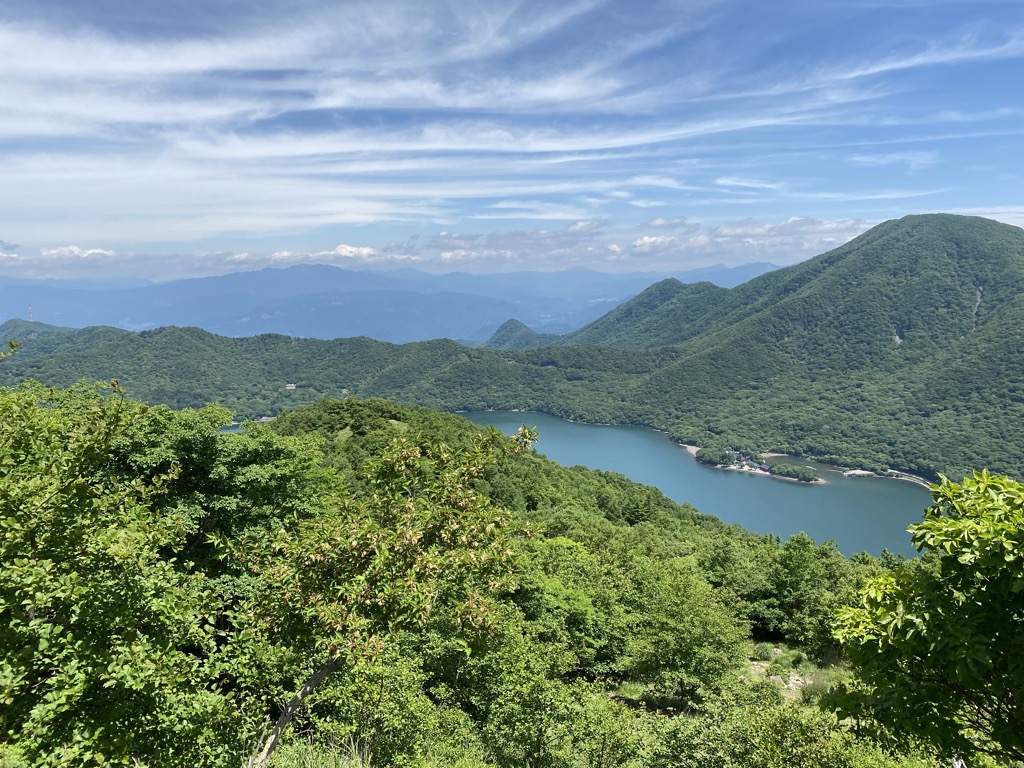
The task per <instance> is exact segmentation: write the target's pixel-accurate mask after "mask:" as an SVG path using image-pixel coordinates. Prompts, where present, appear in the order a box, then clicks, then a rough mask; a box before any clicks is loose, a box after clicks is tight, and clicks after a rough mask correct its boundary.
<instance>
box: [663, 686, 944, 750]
mask: <svg viewBox="0 0 1024 768" xmlns="http://www.w3.org/2000/svg"><path fill="white" fill-rule="evenodd" d="M651 765H653V766H657V768H676V766H678V768H684V766H685V767H686V768H690V766H701V768H734V766H743V768H792V766H812V765H813V766H816V767H820V768H930V767H931V766H932V765H933V763H932V762H931V761H926V760H923V759H915V758H902V757H890V756H888V755H886V753H885V752H883V751H882V749H880V748H879V747H878V746H876V745H874V744H871V743H870V742H863V741H860V740H858V739H856V738H855V737H854V736H853V735H852V734H851V733H849V732H848V731H847V730H845V729H844V728H843V727H842V726H841V725H840V724H839V723H837V722H836V719H835V717H834V716H833V715H830V714H826V713H824V712H821V711H819V710H816V709H812V708H808V707H803V706H800V705H796V704H785V703H783V702H782V701H781V700H780V698H779V695H778V693H777V691H776V690H775V689H774V687H767V686H764V685H763V684H762V686H759V687H756V688H754V689H752V690H750V691H738V692H737V693H736V694H734V695H733V696H731V697H729V698H728V699H723V700H721V701H719V702H716V703H715V705H714V706H712V707H710V708H709V709H708V710H707V711H706V712H705V713H703V714H701V715H700V716H698V717H692V718H683V717H681V718H677V719H676V720H675V721H674V722H673V723H672V725H671V726H670V728H669V731H668V733H667V734H666V739H665V746H664V748H663V751H662V752H661V754H659V755H658V756H657V758H656V759H655V760H654V761H653V762H652V763H651Z"/></svg>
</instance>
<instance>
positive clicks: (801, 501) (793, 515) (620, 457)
mask: <svg viewBox="0 0 1024 768" xmlns="http://www.w3.org/2000/svg"><path fill="white" fill-rule="evenodd" d="M462 415H463V416H465V417H466V418H468V419H469V420H470V421H473V422H475V423H477V424H491V425H493V426H495V427H496V428H498V429H500V430H501V431H502V432H505V433H508V434H511V433H512V432H514V431H515V430H516V429H518V428H519V427H520V426H521V425H523V424H526V425H527V426H528V427H536V428H537V430H538V432H539V433H540V442H539V443H538V444H537V446H536V447H537V450H538V451H539V452H540V453H543V454H544V455H546V456H547V457H548V458H549V459H553V460H554V461H557V462H558V463H559V464H563V465H566V466H572V465H574V464H582V465H583V466H586V467H590V468H591V469H604V470H608V471H612V472H620V473H622V474H623V475H626V476H627V477H628V478H630V479H631V480H635V481H636V482H638V483H644V484H646V485H653V486H655V487H657V488H659V489H661V491H662V493H664V494H665V495H666V496H668V497H669V498H671V499H673V500H675V501H678V502H684V501H685V502H689V503H690V504H692V505H693V506H694V507H696V508H697V509H699V510H700V511H701V512H706V513H708V514H711V515H715V516H716V517H719V518H721V519H722V520H724V521H726V522H728V523H738V524H739V525H742V526H743V527H744V528H747V529H748V530H751V531H757V532H759V533H774V534H777V535H779V536H780V537H782V538H783V539H786V538H788V537H789V536H791V535H792V534H794V533H798V532H800V531H804V532H805V533H807V535H808V536H811V537H813V538H814V539H816V540H817V541H819V542H821V541H825V540H826V539H833V540H834V541H835V542H836V544H837V545H838V546H839V549H840V550H842V552H843V553H844V554H846V555H851V554H853V553H854V552H860V551H862V550H864V551H867V552H870V553H871V554H873V555H877V554H879V553H880V552H881V551H882V549H883V548H885V549H888V550H889V551H890V552H894V553H902V554H904V555H908V556H909V555H914V554H916V552H915V550H914V548H913V547H912V546H911V545H910V536H909V534H908V533H907V532H906V528H907V526H908V525H910V524H911V523H914V522H917V521H919V520H920V519H921V513H922V511H923V510H924V508H925V507H927V506H928V505H929V504H930V503H931V496H930V495H929V493H928V490H927V489H926V488H924V487H923V486H920V485H917V484H915V483H911V482H907V481H903V480H891V479H887V478H870V477H859V478H851V477H844V476H843V474H842V473H841V472H839V471H835V470H834V468H831V467H829V466H828V465H824V464H817V463H815V462H808V461H805V460H803V459H792V462H794V463H796V462H799V463H801V464H813V465H814V466H816V467H818V469H819V470H820V471H821V476H822V477H823V478H824V479H826V480H827V481H828V483H827V484H824V485H812V484H809V483H795V482H791V481H787V480H779V479H774V478H770V477H766V476H764V475H759V474H757V475H755V474H752V473H747V472H733V471H728V470H722V469H714V468H712V467H705V466H703V465H702V464H699V463H698V462H696V461H694V459H693V457H692V456H690V455H689V454H688V453H687V452H686V449H684V448H683V447H682V446H680V445H678V444H677V443H675V442H673V441H672V440H670V439H669V438H668V437H667V436H666V435H664V434H662V433H660V432H655V431H654V430H651V429H647V428H645V427H617V426H605V425H594V424H575V423H573V422H569V421H565V420H564V419H559V418H557V417H555V416H548V415H546V414H543V413H525V412H514V411H471V412H467V413H463V414H462Z"/></svg>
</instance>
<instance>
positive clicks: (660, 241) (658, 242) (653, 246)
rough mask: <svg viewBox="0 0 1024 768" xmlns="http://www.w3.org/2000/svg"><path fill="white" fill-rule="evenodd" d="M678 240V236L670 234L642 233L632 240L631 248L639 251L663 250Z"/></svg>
mask: <svg viewBox="0 0 1024 768" xmlns="http://www.w3.org/2000/svg"><path fill="white" fill-rule="evenodd" d="M678 242H679V239H678V238H676V237H672V236H670V235H644V236H643V237H639V238H637V239H636V240H634V241H633V248H634V249H636V250H637V251H640V252H641V253H646V252H649V251H661V250H665V249H666V248H669V247H671V246H674V245H676V243H678Z"/></svg>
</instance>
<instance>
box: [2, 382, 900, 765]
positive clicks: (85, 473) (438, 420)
mask: <svg viewBox="0 0 1024 768" xmlns="http://www.w3.org/2000/svg"><path fill="white" fill-rule="evenodd" d="M227 418H228V415H227V413H226V412H225V411H224V410H223V409H222V408H218V407H207V408H203V409H201V410H198V411H191V410H183V411H173V410H171V409H169V408H166V407H164V406H152V407H150V406H146V405H143V404H142V403H138V402H134V401H132V400H128V399H126V398H125V397H124V394H123V392H121V391H120V390H119V389H118V388H114V389H113V390H112V391H107V392H103V391H99V390H96V389H95V388H90V387H79V388H77V389H74V390H70V391H53V390H49V389H47V388H45V387H43V386H41V385H25V386H24V387H22V388H20V389H18V390H4V391H0V470H2V471H0V531H2V537H0V565H2V569H0V649H2V654H0V697H2V701H3V706H0V742H3V741H5V740H6V741H10V742H12V744H13V746H11V745H0V759H8V762H10V761H16V760H20V759H21V758H20V756H19V755H18V752H16V751H14V750H15V749H17V750H21V751H23V752H24V754H25V755H26V756H27V757H26V759H27V760H29V761H32V762H33V764H42V765H59V764H69V763H70V764H75V765H90V764H92V765H99V764H108V765H109V764H114V765H118V764H120V765H133V764H136V763H137V764H139V765H154V766H155V765H160V766H165V765H166V766H175V765H191V766H195V767H196V768H205V766H222V765H223V766H228V765H231V766H237V765H238V764H239V763H240V762H241V761H242V760H243V759H244V757H245V756H246V755H248V754H251V753H253V752H254V751H259V752H262V754H263V755H264V756H266V754H267V753H268V752H272V751H273V748H274V747H275V746H276V745H277V744H278V743H281V744H283V745H284V746H283V747H282V750H283V752H282V751H279V752H278V753H276V754H275V756H274V760H275V762H274V763H272V764H276V765H281V766H286V767H287V766H293V765H317V766H319V765H324V766H338V765H353V766H356V765H358V766H360V767H361V768H366V766H368V765H374V766H382V767H383V766H424V768H431V767H436V768H442V766H443V767H445V768H456V767H459V768H512V767H513V766H521V765H527V764H529V765H533V766H537V767H538V768H540V767H544V768H579V767H580V766H595V767H597V766H601V767H602V768H603V767H608V768H610V767H611V766H632V767H634V768H641V766H657V765H665V766H669V765H677V764H683V762H682V761H683V759H684V757H683V755H684V753H683V752H682V751H680V750H683V749H690V748H691V747H692V746H693V745H695V744H698V741H697V740H699V739H698V737H699V733H700V732H708V733H718V734H719V735H720V736H721V738H722V739H726V738H734V739H736V742H735V743H731V742H730V743H726V742H725V741H723V742H721V743H720V744H718V745H717V746H716V747H715V748H716V749H717V750H718V752H717V753H716V754H720V755H730V754H735V755H740V754H747V753H746V752H745V751H744V750H747V749H748V746H749V743H751V742H753V743H757V744H760V745H762V746H763V751H764V753H765V754H768V755H771V754H776V755H783V756H792V755H794V754H798V753H797V752H795V751H794V750H796V749H797V747H796V746H795V745H796V744H797V741H798V740H799V738H798V737H803V736H806V735H808V734H810V738H811V739H812V741H813V745H812V746H814V749H811V750H810V751H808V752H807V753H806V754H808V755H811V756H815V757H817V756H823V757H822V759H823V760H826V762H824V763H823V764H825V765H851V766H852V765H864V766H868V765H877V766H883V765H895V764H896V763H884V762H876V763H869V762H862V763H856V762H849V761H848V762H846V763H842V762H839V758H838V757H836V755H846V756H847V758H849V756H850V755H854V754H856V755H860V754H861V752H858V751H857V750H861V751H862V752H863V754H868V753H870V754H871V755H874V754H875V752H871V750H872V749H874V747H871V746H870V745H865V744H864V743H862V742H859V741H857V740H856V739H854V738H853V737H852V736H850V735H849V734H847V733H846V732H845V731H842V729H837V726H835V723H834V721H832V720H821V721H819V720H818V719H816V718H818V717H819V716H818V715H817V714H816V713H814V712H812V711H810V710H803V709H798V708H789V707H785V708H783V707H776V706H775V704H772V708H771V713H772V717H771V718H768V714H764V713H760V710H758V708H757V707H752V705H748V704H742V705H741V711H743V712H747V710H748V709H751V711H756V712H757V714H758V716H762V715H763V717H765V718H768V719H767V720H766V721H765V723H767V725H765V727H764V728H763V729H761V730H756V732H754V731H751V730H750V729H747V730H744V728H743V727H741V724H740V723H739V721H735V720H728V718H729V717H732V715H727V714H726V713H727V712H731V711H732V710H731V709H730V708H731V707H732V706H733V704H732V703H731V702H733V700H734V699H735V698H736V696H737V695H738V694H736V693H735V691H734V688H735V685H736V683H735V681H736V680H737V679H738V677H739V676H740V675H742V673H743V669H744V667H745V666H746V665H747V664H748V659H747V649H748V648H749V647H750V645H749V643H750V638H749V636H748V632H747V628H748V626H751V627H753V630H754V631H755V632H757V633H760V634H761V636H771V637H772V639H785V640H789V641H790V642H791V643H792V642H801V643H804V644H805V645H806V647H807V648H808V649H809V650H814V651H815V652H816V653H818V655H826V654H825V653H823V652H822V648H824V645H823V644H822V641H821V636H820V626H821V617H822V616H823V615H825V614H827V612H828V611H829V610H831V606H832V605H833V604H834V603H835V601H836V599H837V597H836V596H837V595H842V594H845V593H846V592H847V591H850V590H851V589H852V588H853V586H854V585H855V584H857V583H858V581H859V580H860V578H861V576H862V574H864V573H869V572H870V573H877V571H878V570H879V566H878V565H877V564H876V563H874V561H872V560H870V559H869V558H868V559H863V558H862V559H859V560H858V561H856V562H848V561H846V560H844V559H843V558H842V557H841V556H840V555H839V554H838V553H837V552H836V551H835V549H834V547H832V546H831V545H822V546H818V545H816V544H815V543H814V542H812V541H810V540H809V539H806V537H804V538H796V539H794V540H791V541H790V542H786V543H785V544H783V543H781V542H779V541H778V540H777V539H776V538H774V537H770V536H755V535H752V534H749V533H746V532H744V531H741V530H740V529H738V528H735V527H730V526H726V525H723V524H722V523H721V522H720V521H718V520H716V519H714V518H710V517H707V516H704V515H701V514H699V513H698V512H696V511H695V510H693V509H692V508H690V507H688V506H686V505H678V504H675V503H674V502H672V501H671V500H669V499H667V498H665V497H664V495H662V494H661V493H660V492H659V491H657V490H656V489H653V488H645V487H642V486H638V485H636V484H634V483H630V482H629V481H628V480H626V479H625V478H624V477H622V476H621V475H616V474H614V473H606V472H593V471H590V470H586V469H584V468H581V467H575V468H564V467H559V466H558V465H556V464H553V463H552V462H549V461H547V460H545V459H543V458H541V457H539V456H537V455H536V454H534V453H533V452H532V451H531V450H530V445H531V443H532V441H533V439H534V438H535V436H534V435H533V434H532V433H531V432H530V431H529V430H524V431H523V432H521V433H520V435H519V436H518V438H517V439H516V440H514V441H511V442H510V441H508V440H507V439H506V438H502V437H501V436H499V435H497V434H495V433H493V432H492V433H488V432H484V431H481V430H480V429H479V428H476V427H474V426H472V425H470V424H469V423H468V422H466V421H465V420H462V419H460V418H459V417H456V416H452V415H449V414H440V413H437V412H432V411H427V410H425V409H422V408H413V407H408V406H401V405H397V404H395V403H389V402H386V401H382V400H371V401H359V400H355V399H345V400H341V401H324V402H321V403H318V404H317V405H315V406H310V407H307V408H303V409H299V410H296V411H295V412H293V413H290V414H287V415H285V416H283V417H281V418H280V419H279V420H278V421H277V422H275V423H274V424H273V425H271V426H260V425H255V424H249V425H246V428H245V430H244V432H242V433H240V434H227V433H222V432H220V431H219V430H220V427H221V426H222V425H223V424H225V423H226V421H227ZM773 647H774V646H773ZM799 653H800V651H798V650H790V651H788V652H787V654H786V656H785V663H786V665H789V666H792V665H794V664H798V663H800V662H799V661H798V655H799ZM741 698H742V697H741ZM742 707H747V709H742ZM649 710H650V711H649ZM670 710H671V711H673V712H676V713H686V714H681V715H679V716H678V717H676V718H675V719H672V718H668V717H666V716H665V713H666V712H667V711H670ZM714 713H718V714H714ZM711 717H715V718H718V720H722V721H723V722H725V721H726V720H728V722H729V723H730V724H729V725H728V728H724V726H723V728H719V730H718V731H715V728H716V727H717V726H715V725H713V721H711V720H708V719H707V718H711ZM736 717H738V715H737V716H736ZM772 718H774V719H772ZM714 722H717V721H714ZM275 723H276V725H277V726H279V727H280V729H281V738H280V741H274V740H273V739H270V740H267V741H263V740H264V739H267V737H268V731H267V729H268V728H269V727H270V726H271V724H275ZM768 725H770V726H771V727H770V728H769V727H768ZM286 726H287V728H286ZM773 729H774V730H775V731H777V732H779V733H781V734H783V735H784V738H782V740H781V741H780V742H779V743H778V744H781V746H779V745H778V744H776V742H775V741H772V738H774V737H769V735H766V733H767V731H770V730H773ZM762 731H764V732H762ZM300 734H301V735H300ZM786 734H789V735H786ZM794 734H795V735H794ZM820 734H825V735H824V736H820ZM837 734H838V735H837ZM819 736H820V738H819ZM275 738H276V736H275ZM780 738H781V737H780ZM261 741H263V747H264V748H263V749H262V750H260V749H259V747H260V742H261ZM744 745H748V746H744ZM773 745H775V746H773ZM701 749H703V747H701ZM771 750H775V752H772V751H771ZM815 750H817V751H815ZM829 750H831V751H829ZM863 750H868V751H866V752H864V751H863ZM698 753H699V752H695V753H694V754H698ZM799 754H804V753H799ZM709 759H710V758H709ZM715 759H718V758H715ZM723 759H724V758H723ZM772 759H776V758H772ZM781 759H782V758H781V757H778V758H777V760H781ZM843 759H846V758H843ZM849 759H850V760H852V758H849ZM879 759H881V758H879ZM828 760H831V761H832V762H831V763H830V762H828ZM659 761H660V762H659ZM14 764H18V763H17V762H15V763H14ZM252 764H260V760H259V759H256V758H255V756H254V759H253V761H252ZM708 764H709V765H711V764H716V763H713V762H711V763H708ZM723 764H724V763H723Z"/></svg>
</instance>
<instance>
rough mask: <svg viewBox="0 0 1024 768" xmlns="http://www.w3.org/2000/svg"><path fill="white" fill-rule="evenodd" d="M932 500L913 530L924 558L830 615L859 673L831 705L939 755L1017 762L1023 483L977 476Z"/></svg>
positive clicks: (1021, 749) (1022, 667)
mask: <svg viewBox="0 0 1024 768" xmlns="http://www.w3.org/2000/svg"><path fill="white" fill-rule="evenodd" d="M932 497H933V499H934V500H935V504H934V505H933V506H931V507H929V508H928V509H927V510H926V512H925V519H924V521H923V522H922V523H919V524H917V525H914V526H912V527H911V532H912V534H913V541H914V544H915V546H917V547H918V549H920V550H921V551H922V552H925V553H927V554H928V555H929V556H930V558H931V559H930V560H928V561H926V563H924V564H922V565H919V566H914V567H905V568H902V569H899V570H897V572H896V573H894V574H886V575H883V576H880V577H878V578H876V579H874V580H872V581H871V582H869V583H868V584H867V586H866V587H865V589H864V590H863V591H862V592H861V595H860V603H859V605H857V606H855V607H849V608H846V609H844V610H843V611H842V612H840V614H839V617H838V619H837V624H836V632H837V635H838V636H839V638H840V639H841V640H842V641H843V643H844V645H845V646H846V648H847V651H848V654H849V656H850V659H851V663H852V665H853V669H854V671H855V673H856V675H857V678H856V680H855V682H854V684H853V685H852V686H850V687H849V688H847V689H846V690H845V691H843V692H842V694H841V695H840V696H839V698H838V700H837V704H838V706H839V708H840V710H841V711H843V712H846V713H849V714H851V715H855V716H859V717H870V718H873V719H874V720H875V721H877V722H878V723H879V724H880V725H881V726H882V728H883V729H885V730H887V731H891V732H893V733H895V734H897V735H899V736H902V737H905V738H919V739H924V740H925V741H927V742H929V743H931V744H933V745H934V746H935V747H936V748H938V749H939V750H941V751H942V752H944V753H947V754H961V755H967V754H970V753H974V752H980V753H984V754H990V755H993V756H995V757H996V758H998V759H1000V760H1005V761H1021V760H1024V715H1022V712H1021V709H1020V707H1019V706H1018V704H1017V702H1018V701H1019V699H1020V697H1021V695H1024V661H1022V659H1021V655H1020V653H1019V650H1020V636H1021V635H1020V631H1021V624H1022V622H1024V589H1022V586H1024V582H1022V580H1021V575H1020V562H1021V558H1022V557H1024V486H1022V485H1021V484H1019V483H1017V482H1015V481H1013V480H1010V479H1009V478H1005V477H999V476H995V475H990V474H988V473H987V472H979V473H975V474H974V476H973V477H969V478H967V479H965V480H964V481H963V483H960V484H957V483H952V482H950V481H949V480H946V479H943V481H942V482H941V483H940V484H939V485H937V486H934V487H933V490H932Z"/></svg>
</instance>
